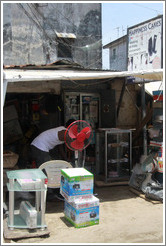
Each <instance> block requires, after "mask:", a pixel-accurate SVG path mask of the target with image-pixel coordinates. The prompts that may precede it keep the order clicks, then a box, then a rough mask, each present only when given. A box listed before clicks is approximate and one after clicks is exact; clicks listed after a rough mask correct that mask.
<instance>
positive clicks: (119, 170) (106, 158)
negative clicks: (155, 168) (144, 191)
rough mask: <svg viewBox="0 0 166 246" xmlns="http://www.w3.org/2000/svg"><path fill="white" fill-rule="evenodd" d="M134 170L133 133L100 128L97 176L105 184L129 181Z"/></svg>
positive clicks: (97, 134)
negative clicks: (99, 176)
mask: <svg viewBox="0 0 166 246" xmlns="http://www.w3.org/2000/svg"><path fill="white" fill-rule="evenodd" d="M131 168H132V131H131V130H124V129H118V128H99V129H98V130H97V132H96V175H100V174H104V180H105V182H108V181H116V180H127V179H129V177H130V173H131Z"/></svg>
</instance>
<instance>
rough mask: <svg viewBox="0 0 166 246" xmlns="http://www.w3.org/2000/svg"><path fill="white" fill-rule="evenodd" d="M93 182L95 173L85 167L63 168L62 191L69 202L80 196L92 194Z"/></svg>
mask: <svg viewBox="0 0 166 246" xmlns="http://www.w3.org/2000/svg"><path fill="white" fill-rule="evenodd" d="M93 183H94V180H93V174H92V173H90V172H89V171H88V170H86V169H85V168H66V169H62V170H61V185H60V193H61V195H62V196H64V197H65V199H66V200H67V201H69V202H71V201H73V200H74V199H75V198H76V197H78V196H84V195H86V196H87V195H91V196H92V195H93V188H94V184H93ZM91 196H90V197H91Z"/></svg>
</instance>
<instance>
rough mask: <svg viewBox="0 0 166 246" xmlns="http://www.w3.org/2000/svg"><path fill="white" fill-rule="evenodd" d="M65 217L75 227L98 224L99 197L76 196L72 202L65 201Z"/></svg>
mask: <svg viewBox="0 0 166 246" xmlns="http://www.w3.org/2000/svg"><path fill="white" fill-rule="evenodd" d="M64 214H65V218H66V219H67V220H68V221H69V222H70V223H71V224H72V225H74V226H75V227H76V228H81V227H86V226H91V225H96V224H99V199H98V198H97V197H95V196H92V197H91V198H90V199H85V198H76V199H75V201H74V202H72V203H71V202H67V201H65V208H64Z"/></svg>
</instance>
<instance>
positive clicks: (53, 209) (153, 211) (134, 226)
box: [12, 186, 163, 245]
mask: <svg viewBox="0 0 166 246" xmlns="http://www.w3.org/2000/svg"><path fill="white" fill-rule="evenodd" d="M94 192H95V193H97V197H98V198H99V199H100V222H99V225H94V226H90V227H85V228H79V229H77V228H75V227H73V226H72V225H71V224H70V223H69V222H67V221H66V220H65V218H64V213H63V209H64V202H63V201H60V200H55V201H54V202H47V210H46V224H47V225H48V229H49V231H50V236H49V237H47V238H41V237H37V238H27V239H20V240H17V241H16V240H15V241H12V243H14V242H15V243H19V244H22V243H29V244H35V245H36V244H38V243H39V244H41V243H42V244H46V245H48V244H49V243H50V244H61V243H66V244H68V243H73V244H74V243H75V244H78V243H86V244H88V243H98V244H99V243H110V244H111V243H163V204H162V203H159V204H153V203H151V202H148V201H146V200H144V199H142V198H140V197H138V196H136V195H135V194H133V193H132V192H131V191H130V190H129V187H128V186H114V187H102V188H95V191H94Z"/></svg>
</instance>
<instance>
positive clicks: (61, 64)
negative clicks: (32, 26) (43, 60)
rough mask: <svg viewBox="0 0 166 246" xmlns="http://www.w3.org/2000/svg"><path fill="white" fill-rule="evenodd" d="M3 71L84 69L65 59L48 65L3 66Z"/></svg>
mask: <svg viewBox="0 0 166 246" xmlns="http://www.w3.org/2000/svg"><path fill="white" fill-rule="evenodd" d="M3 67H4V68H5V69H10V68H14V69H20V68H21V69H64V68H65V69H66V68H74V69H85V68H84V67H83V66H81V65H80V64H78V63H76V62H73V61H69V60H66V59H61V60H57V61H55V62H53V63H49V64H22V65H4V66H3Z"/></svg>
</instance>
